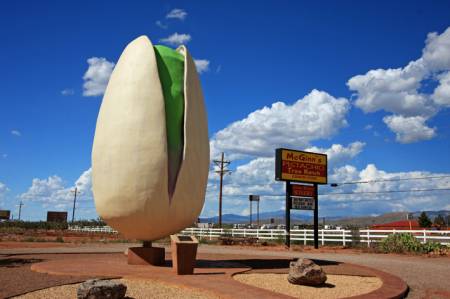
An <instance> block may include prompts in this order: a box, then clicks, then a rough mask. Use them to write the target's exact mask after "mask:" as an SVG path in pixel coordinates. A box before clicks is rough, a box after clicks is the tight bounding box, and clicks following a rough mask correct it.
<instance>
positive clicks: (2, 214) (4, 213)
mask: <svg viewBox="0 0 450 299" xmlns="http://www.w3.org/2000/svg"><path fill="white" fill-rule="evenodd" d="M10 217H11V211H10V210H0V220H9V218H10Z"/></svg>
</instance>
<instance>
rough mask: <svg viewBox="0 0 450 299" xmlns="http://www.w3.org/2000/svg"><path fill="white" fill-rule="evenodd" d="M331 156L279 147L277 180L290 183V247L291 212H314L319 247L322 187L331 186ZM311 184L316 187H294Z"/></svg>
mask: <svg viewBox="0 0 450 299" xmlns="http://www.w3.org/2000/svg"><path fill="white" fill-rule="evenodd" d="M327 179H328V175H327V155H324V154H318V153H311V152H304V151H297V150H290V149H284V148H278V149H276V151H275V180H277V181H285V182H286V218H285V220H286V246H287V247H290V246H291V242H290V230H291V212H290V211H291V209H297V210H314V248H318V247H319V202H318V185H319V184H327ZM293 182H294V183H307V184H312V185H303V184H293Z"/></svg>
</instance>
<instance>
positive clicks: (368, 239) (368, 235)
mask: <svg viewBox="0 0 450 299" xmlns="http://www.w3.org/2000/svg"><path fill="white" fill-rule="evenodd" d="M367 247H370V230H369V229H368V230H367Z"/></svg>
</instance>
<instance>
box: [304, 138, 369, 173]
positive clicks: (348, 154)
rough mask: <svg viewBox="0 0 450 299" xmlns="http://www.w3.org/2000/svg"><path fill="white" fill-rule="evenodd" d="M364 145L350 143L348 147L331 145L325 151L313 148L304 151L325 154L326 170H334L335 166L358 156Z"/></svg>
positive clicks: (357, 142)
mask: <svg viewBox="0 0 450 299" xmlns="http://www.w3.org/2000/svg"><path fill="white" fill-rule="evenodd" d="M365 145H366V144H365V143H364V142H360V141H356V142H353V143H350V144H349V146H348V147H345V146H343V145H342V144H333V145H332V146H331V147H330V148H327V149H324V148H318V147H316V146H313V147H309V148H307V149H306V151H309V152H315V153H322V154H326V155H327V156H328V165H329V167H328V168H334V167H335V166H336V165H340V164H342V163H344V162H348V161H349V160H351V159H352V158H354V157H356V156H357V155H359V154H360V153H361V152H362V150H363V149H364V146H365Z"/></svg>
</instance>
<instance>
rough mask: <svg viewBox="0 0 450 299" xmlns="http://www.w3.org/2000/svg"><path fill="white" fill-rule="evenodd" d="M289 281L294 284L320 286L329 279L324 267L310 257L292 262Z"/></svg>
mask: <svg viewBox="0 0 450 299" xmlns="http://www.w3.org/2000/svg"><path fill="white" fill-rule="evenodd" d="M288 281H289V282H290V283H292V284H300V285H307V286H319V285H321V284H323V283H325V281H327V275H326V274H325V272H324V271H323V269H322V267H320V266H319V265H317V264H316V263H314V262H313V261H311V260H309V259H299V260H297V261H296V262H291V263H290V268H289V276H288Z"/></svg>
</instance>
